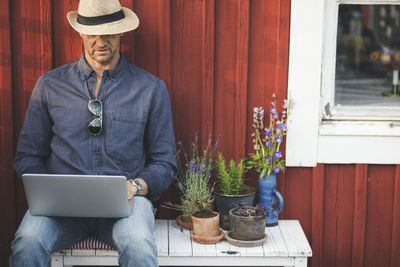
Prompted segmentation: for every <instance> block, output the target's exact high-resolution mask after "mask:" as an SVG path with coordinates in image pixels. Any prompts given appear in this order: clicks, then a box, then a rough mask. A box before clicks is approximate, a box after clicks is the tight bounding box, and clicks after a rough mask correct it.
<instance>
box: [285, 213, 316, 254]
mask: <svg viewBox="0 0 400 267" xmlns="http://www.w3.org/2000/svg"><path fill="white" fill-rule="evenodd" d="M279 224H280V228H281V231H282V233H283V235H284V236H285V238H286V239H285V241H286V246H287V248H288V250H289V256H307V257H310V256H312V251H311V247H310V245H309V244H308V241H307V238H306V236H305V234H304V232H303V230H302V228H301V225H300V223H299V221H297V220H285V221H279Z"/></svg>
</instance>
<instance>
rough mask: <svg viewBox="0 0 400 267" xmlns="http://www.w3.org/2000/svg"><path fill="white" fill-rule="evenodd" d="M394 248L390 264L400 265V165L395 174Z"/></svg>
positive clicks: (392, 265)
mask: <svg viewBox="0 0 400 267" xmlns="http://www.w3.org/2000/svg"><path fill="white" fill-rule="evenodd" d="M391 245H392V248H391V255H390V266H391V267H396V266H400V165H397V166H396V173H395V176H394V201H393V223H392V244H391Z"/></svg>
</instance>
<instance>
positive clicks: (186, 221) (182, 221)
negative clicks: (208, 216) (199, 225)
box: [176, 215, 193, 230]
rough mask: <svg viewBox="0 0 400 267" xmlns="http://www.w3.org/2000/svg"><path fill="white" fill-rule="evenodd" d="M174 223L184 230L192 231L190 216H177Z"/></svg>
mask: <svg viewBox="0 0 400 267" xmlns="http://www.w3.org/2000/svg"><path fill="white" fill-rule="evenodd" d="M176 223H177V224H179V225H180V226H182V227H183V228H185V229H188V230H192V229H193V222H192V216H183V215H179V216H178V217H176Z"/></svg>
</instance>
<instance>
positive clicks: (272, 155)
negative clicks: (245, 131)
mask: <svg viewBox="0 0 400 267" xmlns="http://www.w3.org/2000/svg"><path fill="white" fill-rule="evenodd" d="M272 97H273V102H272V107H271V109H270V116H269V125H268V127H264V109H263V108H262V107H255V108H254V110H253V111H254V114H253V128H254V133H253V134H252V136H253V138H254V139H253V143H254V153H252V154H250V159H248V160H247V161H246V165H247V167H248V168H254V169H255V170H256V171H257V172H258V173H260V176H261V177H264V175H265V174H267V175H268V176H269V175H270V174H271V173H272V172H273V173H275V174H277V173H279V172H281V171H284V170H285V160H284V159H283V158H282V152H281V151H280V145H281V143H282V140H283V137H284V136H285V135H286V131H287V126H286V121H287V109H288V102H287V101H286V100H284V104H283V106H282V108H283V110H282V112H281V113H280V114H279V112H278V111H277V108H276V96H275V94H274V95H273V96H272Z"/></svg>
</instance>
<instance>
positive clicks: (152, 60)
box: [124, 0, 160, 76]
mask: <svg viewBox="0 0 400 267" xmlns="http://www.w3.org/2000/svg"><path fill="white" fill-rule="evenodd" d="M125 2H128V1H125ZM130 2H132V1H130ZM159 5H160V3H159V1H157V0H150V1H149V0H140V1H139V0H137V1H135V5H134V7H135V9H134V10H135V12H136V13H137V15H138V16H139V20H140V24H139V27H138V28H137V29H136V30H135V32H134V36H135V39H134V41H135V42H132V41H131V42H129V43H127V42H125V43H124V51H126V52H128V51H134V52H135V64H136V65H138V66H139V67H141V68H143V69H145V70H147V71H149V72H150V73H153V74H154V75H157V76H158V73H159V69H158V67H159V38H158V34H156V33H157V31H158V30H159V24H160V23H159V19H160V16H156V15H155V13H156V12H157V11H159V10H160V8H159ZM125 37H128V35H127V36H124V39H125ZM133 44H135V47H133Z"/></svg>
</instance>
